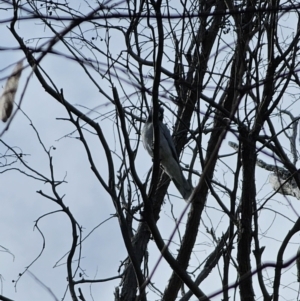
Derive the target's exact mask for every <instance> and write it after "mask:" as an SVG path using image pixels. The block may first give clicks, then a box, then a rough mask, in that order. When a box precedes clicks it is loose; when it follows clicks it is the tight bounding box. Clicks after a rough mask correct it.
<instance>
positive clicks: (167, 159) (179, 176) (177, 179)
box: [142, 107, 193, 201]
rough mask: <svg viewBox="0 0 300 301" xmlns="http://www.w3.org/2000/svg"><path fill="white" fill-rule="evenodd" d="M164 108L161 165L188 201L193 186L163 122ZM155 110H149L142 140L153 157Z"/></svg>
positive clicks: (159, 122) (160, 135)
mask: <svg viewBox="0 0 300 301" xmlns="http://www.w3.org/2000/svg"><path fill="white" fill-rule="evenodd" d="M163 114H164V109H163V108H162V107H159V113H158V126H159V160H160V165H161V167H162V168H163V170H164V171H165V173H166V174H167V175H168V176H169V177H170V179H171V180H172V181H173V183H174V184H175V186H176V188H177V189H178V191H179V192H180V194H181V195H182V197H183V198H184V199H185V200H186V201H188V199H189V197H190V195H191V193H192V191H193V187H192V186H191V185H190V183H189V182H188V181H187V180H186V179H185V177H184V175H183V172H182V169H181V166H180V164H179V160H178V156H177V152H176V149H175V146H174V142H173V139H172V137H171V134H170V131H169V129H168V128H167V126H166V125H165V124H164V123H163ZM153 135H154V133H153V112H152V109H151V110H150V112H149V116H148V118H147V120H146V123H145V125H144V127H143V129H142V140H143V145H144V147H145V149H146V150H147V152H148V154H149V155H150V156H151V157H152V158H153V147H154V145H153Z"/></svg>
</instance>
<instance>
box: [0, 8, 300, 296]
mask: <svg viewBox="0 0 300 301" xmlns="http://www.w3.org/2000/svg"><path fill="white" fill-rule="evenodd" d="M11 14H12V12H11V11H1V10H0V19H1V20H2V19H3V18H9V17H11ZM286 21H287V20H286ZM38 23H39V22H37V21H36V20H35V21H27V22H22V23H20V24H19V26H17V28H18V32H19V34H20V36H22V37H23V38H24V40H27V39H30V38H34V37H41V36H47V37H51V36H52V35H53V34H52V33H51V32H50V31H49V30H48V29H46V28H44V26H42V25H39V24H38ZM7 25H9V24H8V23H6V24H1V25H0V37H1V42H0V46H1V47H17V46H18V45H17V43H16V41H15V40H14V38H13V36H12V34H11V33H10V31H9V30H8V28H7V27H6V26H7ZM118 41H119V37H114V38H112V42H111V43H115V44H112V45H113V47H112V49H115V50H116V53H117V52H118V49H120V47H124V45H122V46H120V45H119V43H118ZM28 43H29V45H31V46H35V45H37V44H38V43H41V41H38V40H28ZM59 47H61V46H58V47H57V48H56V49H60V48H59ZM61 49H62V48H61ZM22 58H24V55H23V54H22V52H21V51H1V56H0V79H3V81H1V83H0V84H1V89H2V87H3V86H4V84H5V81H4V79H5V77H6V76H7V75H9V74H10V73H11V71H12V69H13V67H14V64H15V63H16V62H17V61H18V60H20V59H22ZM24 65H26V66H27V67H26V68H25V69H24V71H23V74H22V77H21V80H20V85H19V89H18V92H17V97H16V102H17V103H18V102H19V100H20V96H21V94H22V92H23V89H24V87H25V83H26V81H27V80H28V79H29V84H28V87H27V90H26V92H25V95H24V99H23V101H22V106H21V107H22V110H23V111H24V112H25V113H26V114H27V115H28V117H29V118H30V120H31V121H32V123H33V125H34V126H35V128H36V129H37V130H38V132H39V135H40V137H41V140H42V141H43V143H44V145H45V147H46V149H47V150H48V149H50V148H51V147H55V149H52V150H51V155H52V156H53V165H54V172H55V175H56V177H57V179H61V180H62V179H65V181H66V183H64V184H62V185H61V187H60V188H59V189H58V191H59V192H60V193H61V195H65V198H64V201H65V203H66V204H67V206H69V207H70V210H71V211H72V213H73V214H74V216H75V217H76V219H77V221H78V222H79V223H80V225H82V227H83V233H82V235H83V237H85V236H86V235H87V234H88V233H89V232H90V231H91V230H92V229H94V228H95V227H96V226H97V225H99V224H100V223H102V222H104V221H105V220H107V219H108V218H110V217H112V215H113V214H114V213H115V209H114V207H113V204H112V201H111V199H110V198H109V196H108V195H107V193H106V192H105V191H104V190H103V189H102V187H101V186H100V184H99V182H98V181H97V179H96V177H95V176H94V174H93V173H92V171H91V169H90V165H89V163H88V160H87V155H86V153H85V150H84V148H83V145H82V144H81V143H80V141H79V140H78V139H75V138H69V137H65V135H68V134H69V133H71V132H72V131H73V130H74V127H73V126H72V125H71V124H70V123H69V122H68V121H64V120H57V118H68V114H67V112H66V110H65V109H64V107H63V106H62V105H61V104H59V103H58V102H56V101H55V100H53V99H52V98H51V97H50V96H49V95H48V94H47V93H46V92H45V91H44V89H43V88H42V87H41V85H40V83H39V82H38V81H37V79H36V77H35V76H30V73H31V70H30V68H29V67H28V65H27V63H26V61H24ZM42 66H43V68H44V69H45V70H46V71H47V72H48V74H49V75H50V76H51V78H52V79H53V80H54V82H55V84H56V85H57V87H58V88H59V89H60V88H63V92H64V96H65V98H66V99H67V100H68V101H69V102H71V103H72V104H74V105H79V104H80V105H82V106H85V107H87V108H90V109H94V108H97V112H98V113H97V114H99V122H101V127H102V128H103V129H104V133H105V135H106V138H107V140H108V142H109V145H110V147H111V149H112V150H115V151H116V152H118V151H119V145H118V142H117V141H116V140H115V135H113V134H112V133H113V129H112V127H111V124H112V123H111V120H108V119H105V118H103V117H101V116H102V115H104V114H105V113H106V112H108V111H111V110H113V109H114V108H113V106H112V105H111V104H108V102H107V100H106V99H104V98H103V96H102V95H101V94H100V93H99V92H98V90H97V88H96V87H95V85H93V84H92V83H91V81H90V80H89V79H88V77H87V76H86V75H85V74H84V72H83V71H82V69H81V68H80V67H79V66H78V65H77V64H76V63H74V62H72V61H71V60H68V59H66V58H63V57H59V56H55V55H49V56H47V57H46V58H45V59H44V60H43V62H42ZM95 79H96V80H99V83H102V82H103V81H101V78H100V76H99V75H95ZM127 87H128V91H129V92H128V93H130V87H129V86H127ZM101 88H102V89H104V90H105V91H106V93H108V94H110V95H111V87H109V86H101ZM132 91H133V90H132ZM209 93H211V92H207V94H209ZM107 104H108V105H107ZM170 105H171V104H170ZM299 106H300V105H298V108H299ZM83 111H85V112H87V110H85V109H83ZM167 117H169V118H170V121H172V116H168V114H167ZM4 126H5V124H0V131H2V129H3V128H4ZM169 126H170V128H171V124H170V125H169ZM76 136H77V135H74V137H76ZM207 138H208V137H207ZM2 139H3V140H4V141H5V143H7V144H9V145H10V146H14V147H16V149H17V151H18V152H20V153H22V154H24V156H23V158H24V160H25V161H26V162H27V163H28V164H29V165H30V166H31V167H33V168H36V169H37V170H38V171H39V172H40V173H42V174H45V175H47V176H49V174H50V170H49V160H48V157H47V154H46V153H45V152H44V150H43V148H42V146H41V145H40V144H39V142H38V139H37V135H36V133H35V131H34V130H33V128H32V126H31V125H30V121H29V119H28V118H27V117H26V116H25V115H24V114H23V113H22V112H21V111H19V112H18V113H17V115H16V117H15V118H14V120H13V122H12V123H11V125H10V128H9V130H8V131H6V132H5V134H4V135H3V137H2ZM89 139H90V140H89V143H90V145H91V146H92V147H91V148H92V151H93V155H94V156H95V162H96V164H97V166H98V167H99V168H100V169H101V171H102V172H103V175H104V178H105V179H106V177H105V173H106V165H105V164H104V163H103V149H102V147H101V145H100V144H99V141H98V139H96V138H89ZM230 140H233V141H235V142H236V138H235V137H234V136H233V135H232V134H228V136H227V137H226V140H225V142H224V145H223V148H222V153H223V154H226V153H232V152H233V150H232V149H231V148H230V147H228V146H227V142H228V141H230ZM204 143H205V141H204ZM5 150H6V149H5V147H4V145H0V153H1V154H3V152H5ZM260 158H261V159H263V160H265V161H268V158H267V156H264V155H260ZM223 160H224V162H226V164H228V165H230V166H231V167H232V168H233V167H234V166H235V164H236V156H232V157H230V158H224V159H223ZM137 162H138V164H137V165H138V172H139V175H140V177H141V178H143V179H145V178H146V174H147V172H148V170H149V169H150V168H151V164H152V161H151V159H150V158H149V156H148V155H147V153H146V151H145V150H144V149H143V148H142V146H141V147H140V149H139V152H138V158H137ZM268 163H272V162H271V161H270V160H269V162H268ZM14 167H15V168H22V169H23V167H22V166H21V164H19V163H17V164H15V165H14ZM217 168H218V170H217V175H219V177H220V181H222V182H224V183H226V184H227V185H228V186H229V187H230V185H231V184H232V181H233V175H232V174H229V173H226V174H225V165H222V164H221V163H220V164H219V165H218V166H217ZM199 172H201V171H200V170H199ZM267 178H268V172H267V171H265V170H262V169H259V168H257V178H256V182H257V192H258V197H257V200H258V202H260V201H262V200H263V199H264V198H265V197H266V196H268V195H270V193H272V189H271V187H270V185H268V184H266V182H267ZM194 185H196V183H194ZM0 187H1V210H0V228H1V231H0V245H1V246H2V247H3V248H5V249H7V250H9V252H10V253H9V252H2V253H1V254H0V259H1V265H0V266H1V268H0V274H1V276H2V278H1V279H2V286H1V294H2V295H4V296H6V297H8V298H11V299H14V300H16V301H32V300H45V301H46V300H53V296H51V295H50V294H49V292H47V291H46V290H45V289H44V288H43V286H42V285H40V284H39V283H38V282H37V281H35V280H34V279H33V277H31V276H30V275H29V274H25V275H24V276H22V277H21V279H20V280H19V282H18V283H17V285H16V287H15V283H13V282H12V280H17V279H18V275H19V273H23V271H24V269H25V268H26V267H27V266H28V265H29V264H31V263H32V261H33V260H34V259H35V258H37V256H38V255H39V253H40V252H41V250H42V248H43V239H42V236H41V234H40V233H39V232H38V231H37V229H34V225H35V221H36V220H37V219H39V218H40V217H41V216H43V215H45V216H44V217H43V218H41V219H40V220H39V223H38V226H39V228H40V230H41V231H42V232H43V235H44V237H45V248H44V252H43V254H42V255H41V256H40V257H39V258H38V260H37V261H36V262H35V263H34V264H33V265H32V266H31V267H30V269H29V270H30V271H31V272H32V273H33V274H34V275H35V276H36V277H37V278H38V279H39V280H40V281H42V282H43V283H44V284H45V285H46V286H48V287H49V288H50V289H51V290H52V291H53V293H54V294H55V295H56V297H57V298H58V299H59V300H60V299H61V298H62V297H63V296H64V293H65V290H66V289H67V281H66V266H65V258H64V259H61V258H62V257H63V256H64V255H65V254H66V252H68V250H69V249H70V244H71V240H70V237H71V228H70V222H69V220H68V218H67V217H66V216H65V214H64V213H62V212H56V211H57V210H59V207H58V206H57V205H56V204H55V203H53V202H51V201H50V200H48V199H46V198H43V197H42V196H41V195H39V194H38V193H37V191H39V190H43V191H44V192H49V187H47V185H46V184H45V183H43V182H39V181H35V180H33V179H32V178H29V177H26V176H24V175H21V174H20V173H19V172H18V171H16V170H15V171H9V172H6V173H3V174H0ZM169 192H170V193H172V194H174V195H177V196H178V193H177V191H176V189H175V187H174V186H173V184H171V185H170V188H169ZM288 199H289V200H291V202H292V204H293V206H294V209H295V210H296V213H295V212H294V211H293V210H292V208H291V207H290V206H289V204H288V202H287V200H286V198H284V197H283V196H282V195H279V194H277V195H276V196H274V197H273V200H274V201H273V202H272V203H271V204H272V206H271V207H270V210H269V211H264V212H263V213H262V214H265V215H266V218H265V219H263V218H261V219H260V220H261V221H262V222H261V224H260V227H261V231H262V232H263V233H264V234H265V235H264V243H265V244H267V245H268V248H266V252H265V253H264V258H263V259H264V260H265V261H269V260H271V259H272V260H274V259H275V257H274V250H277V249H278V247H279V245H280V241H281V240H282V239H283V237H284V235H286V233H287V230H288V229H290V228H291V227H292V226H293V221H295V220H296V218H297V214H299V212H300V203H299V202H297V200H296V199H295V198H292V197H288ZM209 200H210V201H211V203H209V206H211V207H217V205H216V204H215V203H214V201H213V199H212V198H209ZM177 201H178V202H177ZM177 201H176V202H173V203H174V204H176V206H174V208H173V210H174V215H175V216H176V217H178V216H180V214H181V212H182V211H183V209H184V207H185V203H184V202H183V201H182V200H179V199H178V200H177ZM275 206H276V208H275ZM273 209H274V210H275V209H276V210H278V211H280V212H281V213H282V214H283V215H287V216H289V218H290V219H291V222H290V223H288V222H287V220H286V219H285V218H282V217H281V216H280V215H278V214H277V213H275V211H273ZM51 212H53V214H49V213H51ZM54 212H55V213H54ZM207 212H210V213H209V214H211V212H212V211H210V210H209V209H207ZM222 216H223V213H222V212H220V211H217V210H215V212H214V215H213V216H208V215H206V213H204V217H203V224H202V226H203V225H204V224H206V225H207V226H208V227H212V225H214V227H216V229H217V234H218V237H220V236H221V234H222V229H226V227H227V224H226V225H224V223H227V219H225V218H224V221H223V219H222ZM160 217H161V218H160V220H159V223H158V225H159V228H160V229H161V231H162V236H163V238H165V239H168V237H169V236H170V234H171V232H172V230H173V228H174V220H173V218H172V216H171V213H170V205H169V203H168V202H166V205H165V206H164V208H163V210H162V212H161V214H160ZM275 218H276V223H275ZM185 220H186V216H185V217H184V218H183V225H182V227H184V222H185ZM210 222H211V224H210ZM216 222H217V223H218V225H216V224H215V223H216ZM274 225H275V226H274ZM298 239H299V236H298V235H297V236H296V237H295V238H294V239H293V242H294V243H295V245H293V244H290V246H289V247H288V250H287V252H286V253H285V256H286V257H285V258H289V257H291V256H294V255H295V252H296V251H297V248H298V244H297V242H298V241H297V240H298ZM176 241H178V237H175V238H174V244H171V246H170V247H171V249H172V248H173V250H176V249H177V246H176V244H175V242H176ZM198 243H199V247H198V252H199V253H198V254H194V257H193V258H192V265H194V266H196V265H197V264H198V262H197V258H201V260H203V258H205V257H206V256H207V255H209V252H211V251H212V250H213V243H212V242H211V238H210V237H209V236H208V235H207V234H206V231H205V228H204V226H203V228H202V229H200V234H199V237H198ZM272 246H273V247H272ZM149 250H151V252H152V251H153V253H151V254H154V255H151V256H150V259H149V260H150V267H152V268H153V267H154V265H155V263H156V261H157V260H158V258H159V253H158V252H157V250H156V246H155V245H154V243H153V242H150V249H149ZM3 251H4V249H3ZM268 252H270V253H268ZM82 254H83V258H82V261H81V265H82V267H83V268H84V269H85V273H86V278H90V279H94V278H107V277H113V276H117V275H118V268H119V265H120V262H121V261H122V260H124V259H125V258H126V251H125V248H124V245H123V241H122V238H121V235H120V230H119V226H118V221H117V219H116V218H111V219H109V220H108V221H106V222H105V223H104V224H103V225H101V226H100V227H99V228H97V229H96V230H95V232H93V234H92V235H90V236H89V237H88V238H87V239H86V240H85V241H84V244H83V253H82ZM54 266H56V267H55V268H54ZM291 269H292V271H291V273H289V277H290V278H287V279H285V280H284V281H286V284H290V283H292V282H295V285H294V286H293V288H295V289H297V286H298V285H297V284H296V276H295V275H296V269H295V267H294V266H292V267H291ZM165 271H168V269H167V264H166V263H165V262H164V261H162V262H161V263H160V265H159V267H158V269H157V271H156V273H155V274H154V278H153V280H154V282H155V284H156V285H157V286H158V287H159V288H160V289H161V290H163V289H164V287H165V285H166V279H168V277H169V272H165ZM268 272H269V273H270V275H273V271H272V270H271V269H270V270H268ZM215 273H216V274H217V273H218V271H215ZM292 275H294V276H295V277H294V278H293V277H292ZM211 279H212V278H209V279H208V280H207V281H205V282H204V283H203V286H204V285H205V293H207V294H209V293H210V292H214V291H215V290H216V288H218V287H216V285H215V283H212V282H211ZM233 280H235V278H232V281H233ZM254 281H256V280H254ZM119 283H120V279H117V280H114V281H111V282H105V283H103V284H96V285H92V286H91V287H90V286H89V285H82V286H80V287H81V288H82V289H84V292H85V294H86V295H85V296H86V297H87V300H90V299H89V298H90V296H89V294H90V293H91V294H92V295H93V297H94V300H113V291H114V287H116V286H118V285H119ZM291 287H292V286H288V287H287V289H286V295H285V297H286V298H287V299H289V296H294V292H292V291H289V290H290V288H291ZM89 291H90V292H89ZM65 300H71V298H70V296H69V292H67V296H66V298H65ZM153 300H154V299H153ZM216 300H218V298H216Z"/></svg>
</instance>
